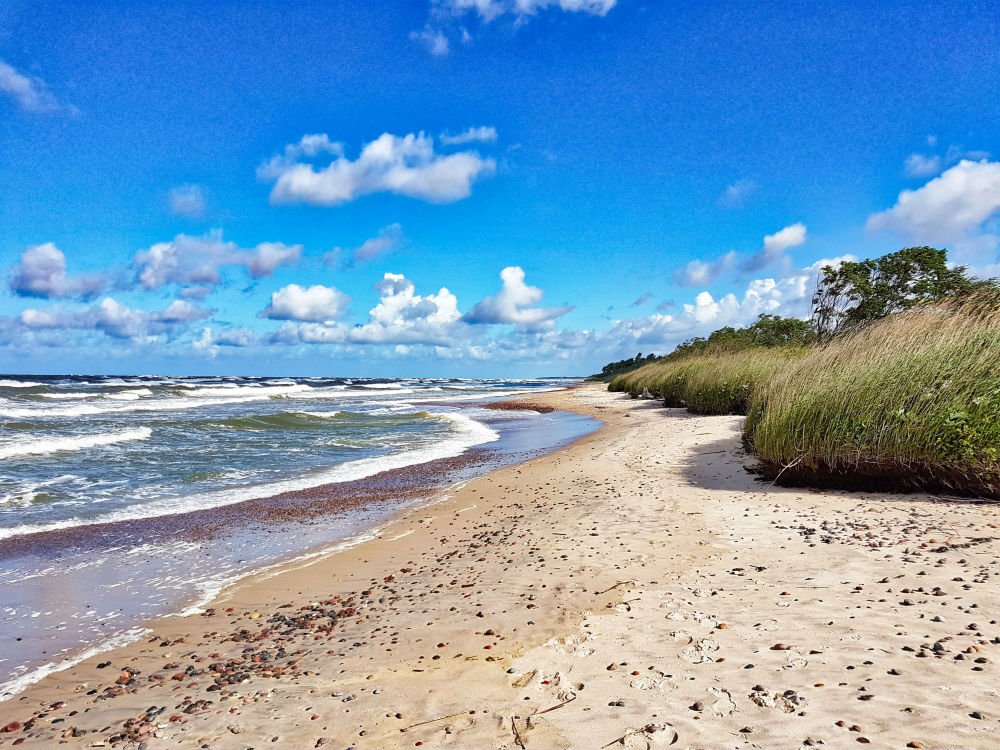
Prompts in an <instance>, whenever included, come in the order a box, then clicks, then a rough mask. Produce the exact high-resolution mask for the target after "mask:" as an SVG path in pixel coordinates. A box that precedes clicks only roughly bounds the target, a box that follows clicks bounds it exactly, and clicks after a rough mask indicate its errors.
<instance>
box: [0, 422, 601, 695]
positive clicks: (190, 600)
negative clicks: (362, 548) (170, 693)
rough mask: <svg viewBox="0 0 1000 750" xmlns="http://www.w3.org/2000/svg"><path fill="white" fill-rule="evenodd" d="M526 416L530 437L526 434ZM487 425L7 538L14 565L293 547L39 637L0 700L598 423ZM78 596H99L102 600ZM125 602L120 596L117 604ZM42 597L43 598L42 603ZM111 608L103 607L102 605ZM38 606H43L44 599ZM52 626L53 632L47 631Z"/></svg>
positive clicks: (0, 544) (10, 654)
mask: <svg viewBox="0 0 1000 750" xmlns="http://www.w3.org/2000/svg"><path fill="white" fill-rule="evenodd" d="M529 424H530V425H531V427H530V430H531V435H530V436H529V435H527V434H524V433H525V430H526V429H527V427H528V425H529ZM490 425H492V426H490ZM512 425H513V426H512ZM482 429H483V430H489V431H490V432H491V433H492V434H493V435H495V436H496V437H495V439H494V440H492V441H489V442H483V443H480V444H477V445H475V446H472V447H471V448H469V449H466V450H465V451H464V452H463V453H461V454H459V455H454V456H447V457H444V458H434V459H432V460H429V461H423V462H417V463H412V464H410V463H407V465H405V466H402V467H400V468H395V469H385V470H381V471H378V472H377V473H374V474H372V475H370V476H365V477H362V478H360V479H352V480H347V481H342V482H335V483H324V484H320V485H317V486H310V487H308V488H307V489H301V490H292V491H286V492H282V493H280V494H277V495H272V496H262V497H258V498H255V499H251V500H240V501H239V502H235V503H229V504H224V505H218V506H213V507H209V508H205V509H203V510H198V511H193V512H190V513H174V514H167V515H157V516H151V517H149V518H147V519H141V520H131V521H112V522H101V523H89V524H82V525H79V526H74V527H71V528H66V529H54V530H50V531H46V532H39V533H35V534H29V535H20V536H14V537H10V538H7V539H4V540H2V541H0V548H2V553H0V559H2V560H6V561H8V563H9V564H11V565H14V566H15V568H14V569H15V570H16V569H17V567H16V566H17V564H18V562H19V561H21V560H24V559H35V558H44V559H48V560H49V561H50V564H51V567H52V568H53V569H55V567H57V566H58V565H60V564H64V565H65V564H67V562H66V561H70V562H71V563H72V564H73V565H76V564H78V563H77V561H78V560H81V559H84V558H85V557H86V558H87V559H92V558H94V557H95V556H96V559H97V560H98V561H101V560H109V559H112V558H114V557H120V556H121V554H122V553H121V551H122V550H128V549H130V548H132V547H134V546H135V545H137V544H138V545H140V546H141V547H143V548H146V547H151V546H152V547H162V548H164V549H170V548H173V547H180V548H184V547H186V548H189V549H193V550H195V552H197V553H198V556H199V557H201V551H202V550H210V549H211V548H212V547H213V546H218V545H223V546H232V545H234V544H245V540H251V539H257V540H259V541H260V542H262V543H264V544H266V545H268V546H269V547H275V545H278V547H280V546H281V545H282V540H285V539H286V538H287V540H286V542H285V544H284V546H285V547H287V551H284V552H282V553H281V554H280V555H278V554H277V553H274V554H268V555H265V556H263V557H261V558H260V559H259V560H257V561H256V562H255V563H253V564H252V565H251V566H246V565H244V566H242V567H241V568H233V569H229V568H226V569H223V570H221V571H220V572H219V573H218V574H212V575H211V576H209V578H207V579H204V580H202V579H203V578H204V576H202V575H201V574H199V573H197V572H195V574H194V576H193V577H192V579H191V585H190V586H187V588H188V589H190V590H189V591H188V592H187V594H186V595H185V596H184V597H183V598H182V599H181V598H178V597H177V596H174V597H173V598H172V599H171V600H170V601H168V600H166V599H164V604H165V605H170V604H172V605H174V606H172V607H171V609H170V610H164V608H160V609H161V611H159V612H155V613H149V610H148V609H147V610H146V612H143V611H142V610H141V609H140V610H138V611H137V612H136V613H135V614H138V617H135V616H132V617H128V614H127V613H123V614H126V619H124V620H123V619H122V615H121V614H119V615H118V619H117V620H115V619H114V618H112V619H111V620H109V621H108V622H107V625H106V624H105V622H103V621H94V625H95V627H93V628H91V629H90V631H89V632H86V633H84V632H83V631H81V633H80V635H81V636H83V637H84V638H85V640H83V641H81V642H79V644H78V645H73V644H71V643H70V642H69V641H68V640H65V639H58V634H57V633H53V635H54V636H55V638H56V640H54V641H51V640H41V641H38V642H37V646H34V645H33V648H36V650H37V656H33V658H32V659H31V662H29V663H30V667H29V668H28V671H27V672H25V673H22V674H19V675H14V674H12V675H10V676H5V677H4V682H3V684H4V687H5V688H6V689H7V690H8V691H9V690H10V689H13V690H14V691H15V693H14V694H13V695H11V694H10V693H9V692H7V693H5V697H3V698H0V706H2V705H3V703H4V702H6V701H9V700H11V699H12V698H16V696H17V695H18V694H20V693H21V692H22V691H23V690H24V686H25V685H30V684H32V683H35V682H37V681H38V680H39V679H41V678H42V677H41V676H42V675H48V674H53V673H57V672H60V671H63V670H65V669H67V668H70V667H71V666H73V665H74V664H77V663H79V662H81V661H83V660H85V659H86V658H90V657H89V656H87V655H88V654H89V655H95V654H96V655H100V654H101V653H103V652H105V651H107V650H109V649H110V646H107V647H105V646H104V645H102V644H117V645H120V644H122V643H125V642H129V641H130V640H131V641H134V640H135V638H136V637H137V636H136V633H140V634H141V633H146V632H150V630H151V628H155V626H156V624H157V623H158V622H159V621H160V620H162V619H164V618H169V617H173V616H188V615H189V614H191V613H195V614H196V613H197V610H198V609H199V608H201V607H203V606H206V605H207V604H209V603H210V602H211V601H212V600H213V599H215V598H216V597H217V596H218V595H219V594H220V593H221V592H223V591H224V590H226V589H228V588H230V587H232V586H234V585H237V584H238V583H240V582H242V581H244V580H248V579H253V578H254V577H256V576H261V575H272V574H273V572H274V571H276V570H277V571H280V570H281V569H283V568H284V567H285V566H287V565H298V564H300V563H301V562H302V561H303V560H310V559H313V558H316V557H322V556H325V555H329V554H335V553H336V551H338V550H341V549H344V548H348V547H350V546H353V545H354V544H357V543H360V542H361V541H364V540H366V539H368V538H371V536H372V534H373V533H375V534H377V533H379V531H380V529H381V528H382V527H384V526H385V525H386V523H389V522H392V521H393V520H395V519H397V518H399V517H400V516H401V515H403V514H405V513H406V512H408V511H410V510H412V509H413V508H414V507H422V506H425V505H428V504H433V503H434V502H436V501H437V500H436V498H438V497H439V496H441V495H442V494H447V493H448V492H449V491H450V490H451V489H453V488H454V487H455V486H459V485H461V484H462V483H464V482H467V481H468V480H469V479H471V478H474V477H476V476H479V475H481V474H483V473H486V472H487V471H490V470H492V469H495V468H497V467H502V466H507V465H510V464H514V463H521V462H523V461H526V460H530V458H532V457H535V456H537V455H539V454H542V453H545V452H548V451H551V450H556V449H558V447H560V446H562V445H565V444H566V443H567V441H570V440H571V439H572V436H573V435H575V434H580V433H584V434H585V431H587V430H592V429H593V427H587V426H586V424H585V420H582V419H581V418H579V416H578V415H575V414H572V415H571V414H568V413H563V414H561V415H558V416H557V417H556V418H554V419H547V420H545V424H538V423H537V422H535V420H534V417H533V416H529V417H525V416H522V417H521V418H520V419H515V420H513V421H510V420H503V421H501V422H496V421H493V420H490V421H489V422H488V423H483V426H482ZM396 460H397V461H407V462H408V461H410V460H412V459H411V458H410V457H409V456H408V454H405V453H403V454H400V457H399V458H398V459H396ZM296 530H298V532H297V533H296ZM296 541H297V546H296V545H295V542H296ZM278 547H276V549H277V548H278ZM248 551H249V550H248ZM230 556H231V555H230ZM203 559H204V558H203ZM220 559H221V558H220ZM194 564H195V565H197V564H198V563H194ZM155 572H157V571H156V570H154V569H148V568H144V569H143V570H142V571H138V570H137V571H136V573H133V574H132V575H133V577H135V576H136V575H138V578H137V579H136V580H143V575H144V574H145V575H149V574H151V573H155ZM146 580H148V578H147V579H146ZM154 580H155V579H154ZM118 585H121V584H118ZM112 588H113V587H112ZM133 588H134V587H133ZM147 590H149V591H151V592H155V585H154V584H152V583H151V587H150V588H148V589H147ZM35 593H36V594H37V595H44V589H39V587H38V586H36V587H35ZM54 593H56V594H57V595H63V596H65V594H66V592H65V591H61V590H58V586H57V590H56V591H55V592H54ZM109 593H110V589H109ZM79 601H80V602H82V601H90V602H93V603H94V604H97V603H98V602H100V599H99V598H97V599H94V598H90V599H86V600H79ZM124 601H125V599H123V598H122V597H120V596H119V598H118V599H117V600H115V602H114V607H117V606H118V605H120V604H122V603H123V602H124ZM40 604H41V605H42V606H44V602H40ZM106 604H110V602H108V603H106ZM141 604H142V603H141V602H140V603H139V606H141ZM114 607H109V606H105V607H104V609H105V610H108V609H109V608H110V609H114ZM38 608H39V609H41V606H39V607H38ZM87 609H90V605H88V606H87ZM119 612H121V610H119ZM102 619H103V618H102ZM113 623H117V627H115V628H114V629H106V628H107V626H110V625H112V624H113ZM45 632H46V633H48V630H46V631H45ZM14 635H18V636H22V635H23V636H24V637H25V639H26V640H27V639H28V637H29V636H30V635H31V630H30V629H21V630H20V631H14V632H12V633H11V634H10V637H9V639H8V648H7V649H6V651H5V652H4V653H3V656H5V657H7V658H8V659H10V658H17V652H16V651H12V649H11V646H12V641H13V637H14ZM20 640H21V638H20V637H18V641H20ZM43 649H44V650H43ZM46 654H47V656H46Z"/></svg>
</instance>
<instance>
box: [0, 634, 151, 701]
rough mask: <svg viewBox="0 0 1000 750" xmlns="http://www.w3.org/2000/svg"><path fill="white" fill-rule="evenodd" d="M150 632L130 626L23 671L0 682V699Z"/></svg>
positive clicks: (13, 694)
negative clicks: (51, 660) (61, 657)
mask: <svg viewBox="0 0 1000 750" xmlns="http://www.w3.org/2000/svg"><path fill="white" fill-rule="evenodd" d="M151 632H152V631H151V630H149V628H131V629H129V630H126V631H125V632H124V633H119V634H118V635H116V636H114V637H112V638H108V639H107V640H106V641H103V642H101V643H99V644H97V645H96V646H91V647H90V648H88V649H86V650H84V651H81V652H80V653H79V654H76V655H75V656H72V657H70V658H69V659H66V660H64V661H60V662H49V663H48V664H45V665H43V666H41V667H38V668H36V669H33V670H31V671H30V672H25V673H24V674H22V675H19V676H17V677H15V678H14V679H12V680H8V681H7V682H4V683H2V684H0V701H6V700H10V699H11V698H13V697H14V696H15V695H17V694H18V693H20V692H21V691H22V690H24V689H25V688H26V687H28V686H29V685H34V684H35V683H36V682H39V681H40V680H42V679H44V678H46V677H48V676H49V675H50V674H52V673H53V672H61V671H62V670H64V669H69V668H70V667H75V666H76V665H77V664H79V663H80V662H83V661H86V660H87V659H89V658H90V657H92V656H97V655H98V654H103V653H104V652H105V651H110V650H111V649H114V648H120V647H122V646H126V645H128V644H129V643H135V642H136V641H137V640H139V639H140V638H142V637H143V636H145V635H148V634H149V633H151Z"/></svg>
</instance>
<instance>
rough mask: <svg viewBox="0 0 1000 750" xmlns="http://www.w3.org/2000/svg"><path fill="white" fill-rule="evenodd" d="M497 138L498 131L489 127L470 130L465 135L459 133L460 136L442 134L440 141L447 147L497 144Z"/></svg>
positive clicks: (439, 137) (484, 126)
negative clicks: (470, 144)
mask: <svg viewBox="0 0 1000 750" xmlns="http://www.w3.org/2000/svg"><path fill="white" fill-rule="evenodd" d="M497 138H498V135H497V129H496V128H494V127H490V126H487V125H483V126H480V127H478V128H469V129H468V130H466V131H465V132H464V133H459V134H458V135H448V134H447V133H441V135H439V136H438V139H439V140H440V141H441V143H443V144H444V145H445V146H461V145H464V144H466V143H496V141H497Z"/></svg>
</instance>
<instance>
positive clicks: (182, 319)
mask: <svg viewBox="0 0 1000 750" xmlns="http://www.w3.org/2000/svg"><path fill="white" fill-rule="evenodd" d="M210 314H211V313H209V312H208V311H207V310H203V309H202V308H200V307H197V306H196V305H192V304H191V303H190V302H188V301H187V300H180V299H175V300H174V301H173V302H171V303H170V304H169V305H167V307H166V309H164V310H163V311H162V312H160V313H159V314H158V316H157V318H158V319H159V320H161V321H163V322H164V323H189V322H191V321H192V320H201V319H202V318H206V317H208V316H209V315H210Z"/></svg>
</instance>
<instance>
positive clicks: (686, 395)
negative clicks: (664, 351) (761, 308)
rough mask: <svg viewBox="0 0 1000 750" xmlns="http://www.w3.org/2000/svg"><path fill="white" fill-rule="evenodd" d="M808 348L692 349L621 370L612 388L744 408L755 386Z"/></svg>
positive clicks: (721, 409) (698, 409)
mask: <svg viewBox="0 0 1000 750" xmlns="http://www.w3.org/2000/svg"><path fill="white" fill-rule="evenodd" d="M808 351H809V350H808V349H805V348H799V347H776V348H765V347H755V348H749V349H737V350H721V351H714V352H711V353H703V354H691V355H687V356H684V357H679V358H676V359H667V360H661V361H659V362H654V363H652V364H648V365H644V366H643V367H640V368H639V369H637V370H633V371H631V372H627V373H624V374H623V375H618V376H616V377H615V378H613V379H612V380H611V382H610V383H609V385H608V388H609V390H612V391H619V392H626V393H630V394H632V395H633V396H641V395H647V396H651V397H653V398H660V399H663V400H664V402H665V403H666V405H667V406H674V407H679V406H686V407H687V408H688V410H689V411H691V412H694V413H696V414H745V413H746V411H747V407H748V405H749V403H750V399H751V397H752V395H753V393H754V392H755V390H756V389H757V388H758V387H759V386H760V385H761V384H762V383H763V382H765V381H767V380H768V379H770V378H771V377H773V376H774V375H775V373H777V372H779V371H781V370H782V369H784V368H786V367H787V366H788V365H789V364H790V363H792V362H794V361H797V360H799V359H801V358H802V357H804V356H805V355H806V354H807V353H808Z"/></svg>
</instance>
